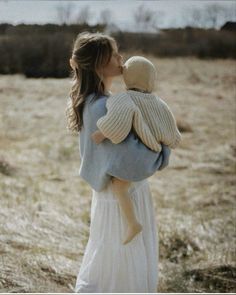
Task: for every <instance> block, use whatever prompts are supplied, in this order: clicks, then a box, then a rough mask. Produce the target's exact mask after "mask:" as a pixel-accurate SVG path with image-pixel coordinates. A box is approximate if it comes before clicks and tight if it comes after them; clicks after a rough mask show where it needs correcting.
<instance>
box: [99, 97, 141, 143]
mask: <svg viewBox="0 0 236 295" xmlns="http://www.w3.org/2000/svg"><path fill="white" fill-rule="evenodd" d="M135 107H136V106H135V104H134V103H133V101H132V100H131V98H130V97H129V96H128V95H127V94H126V93H120V94H117V95H113V96H111V97H109V98H108V99H107V103H106V108H107V113H106V115H105V116H103V117H101V118H100V119H99V120H98V121H97V127H98V129H99V130H100V131H101V132H102V133H103V135H104V136H105V137H106V138H108V139H110V140H111V141H112V142H113V143H115V144H118V143H120V142H122V141H123V140H124V139H125V138H126V137H127V135H128V134H129V132H130V130H131V127H132V121H133V115H134V111H135Z"/></svg>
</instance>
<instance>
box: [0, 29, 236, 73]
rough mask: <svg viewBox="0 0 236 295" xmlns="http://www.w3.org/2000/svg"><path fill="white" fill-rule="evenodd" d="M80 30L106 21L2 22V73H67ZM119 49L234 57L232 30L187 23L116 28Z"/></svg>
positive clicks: (209, 56)
mask: <svg viewBox="0 0 236 295" xmlns="http://www.w3.org/2000/svg"><path fill="white" fill-rule="evenodd" d="M82 31H91V32H97V31H100V32H103V31H106V25H105V24H100V25H95V26H89V25H88V24H79V25H75V24H72V25H66V24H62V25H56V24H45V25H24V24H21V25H16V26H14V25H11V24H0V74H15V73H23V74H24V75H25V76H26V77H57V78H62V77H68V76H69V75H70V67H69V64H68V60H69V57H70V55H71V51H72V44H73V41H74V40H75V38H76V36H77V34H78V33H80V32H82ZM112 35H113V36H114V37H115V38H116V40H117V41H118V44H119V45H120V50H121V52H124V53H127V54H130V55H131V54H133V53H134V52H136V53H139V54H144V55H153V56H160V57H176V56H196V57H199V58H236V38H235V32H230V31H224V30H214V29H201V28H192V27H186V28H183V29H164V30H161V31H158V32H157V33H144V32H143V33H131V32H122V31H116V32H113V33H112Z"/></svg>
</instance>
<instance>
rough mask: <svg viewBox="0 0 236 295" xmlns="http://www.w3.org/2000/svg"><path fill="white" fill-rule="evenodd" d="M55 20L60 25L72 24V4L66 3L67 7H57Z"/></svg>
mask: <svg viewBox="0 0 236 295" xmlns="http://www.w3.org/2000/svg"><path fill="white" fill-rule="evenodd" d="M56 10H57V19H58V21H59V23H60V24H69V23H71V22H72V18H73V10H74V4H73V3H68V4H67V5H59V6H57V8H56Z"/></svg>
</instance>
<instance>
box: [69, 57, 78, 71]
mask: <svg viewBox="0 0 236 295" xmlns="http://www.w3.org/2000/svg"><path fill="white" fill-rule="evenodd" d="M70 66H71V68H72V69H73V70H74V71H75V69H76V68H77V65H76V62H75V61H74V60H73V59H72V58H70Z"/></svg>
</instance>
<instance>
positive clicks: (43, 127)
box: [0, 57, 236, 293]
mask: <svg viewBox="0 0 236 295" xmlns="http://www.w3.org/2000/svg"><path fill="white" fill-rule="evenodd" d="M150 58H151V57H150ZM151 59H152V61H153V62H154V63H155V65H156V67H157V69H158V84H157V89H156V94H157V95H158V96H160V97H161V98H162V99H164V100H165V101H166V102H167V103H168V104H169V106H170V107H171V109H172V111H173V113H174V114H175V116H176V118H177V121H178V126H179V128H180V130H181V131H182V135H183V141H182V142H181V145H180V146H179V147H178V148H177V149H176V150H174V151H173V152H172V155H171V160H170V165H169V167H168V168H167V169H165V170H163V171H161V172H159V173H156V174H155V175H154V176H152V177H151V178H149V181H150V186H151V191H152V195H153V200H154V206H155V210H156V223H157V227H158V234H159V255H160V261H159V278H160V279H159V286H158V292H173V293H174V292H175V293H177V292H189V293H190V292H236V283H235V282H236V263H235V257H236V255H235V244H236V218H235V217H236V198H235V192H236V190H235V183H236V182H235V180H236V179H235V172H236V169H235V168H236V132H235V131H236V122H235V114H236V87H235V85H236V62H235V61H233V60H208V61H204V60H198V59H195V58H176V59H154V58H151ZM70 83H71V82H70V79H26V78H24V77H23V76H21V75H15V76H0V104H1V105H0V108H1V113H0V127H1V129H0V149H1V152H0V202H1V206H0V292H38V293H39V292H42V293H49V292H55V293H56V292H73V288H74V285H75V280H76V276H77V273H78V271H79V267H80V263H81V260H82V256H83V253H84V249H85V246H86V243H87V239H88V232H89V222H90V219H89V215H90V204H91V190H90V188H89V186H88V185H87V184H86V183H85V182H84V181H82V180H81V179H80V178H79V176H78V171H79V163H80V159H79V149H78V136H77V135H72V134H70V133H69V132H68V131H67V130H66V120H65V107H66V101H67V97H68V93H69V89H70V85H71V84H70ZM121 90H123V84H122V80H121V79H120V78H119V79H117V80H116V81H115V83H114V85H113V91H114V92H117V91H121Z"/></svg>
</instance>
